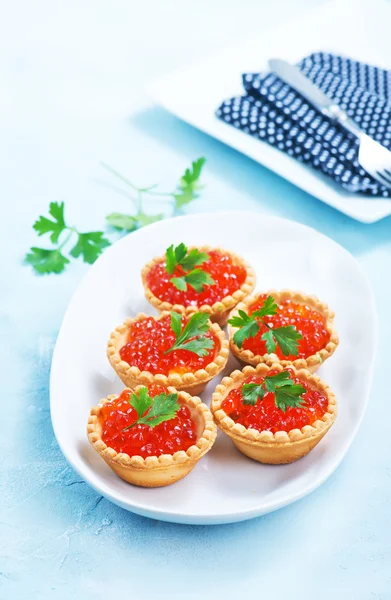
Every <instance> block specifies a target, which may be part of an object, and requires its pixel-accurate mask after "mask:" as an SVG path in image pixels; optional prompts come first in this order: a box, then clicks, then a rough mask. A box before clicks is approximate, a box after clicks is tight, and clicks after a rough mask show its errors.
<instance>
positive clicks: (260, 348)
mask: <svg viewBox="0 0 391 600" xmlns="http://www.w3.org/2000/svg"><path fill="white" fill-rule="evenodd" d="M266 298H267V295H266V294H262V295H260V296H259V297H258V298H257V301H256V302H254V304H251V305H250V307H249V310H248V314H250V315H251V314H252V313H253V312H255V311H256V310H259V309H260V308H262V306H263V304H264V302H265V300H266ZM264 320H265V321H266V322H267V324H268V325H269V327H272V328H276V327H285V326H287V325H293V326H294V327H296V329H297V331H298V332H299V333H301V335H302V338H301V340H299V347H298V353H297V354H296V355H289V356H285V355H284V354H283V353H282V352H281V349H280V348H279V346H277V348H276V350H275V354H276V355H277V356H278V358H280V359H285V360H293V359H296V358H308V357H309V356H312V355H313V354H316V353H317V352H319V351H320V350H322V349H323V348H325V346H326V345H327V344H328V342H329V341H330V332H329V331H328V330H327V328H326V323H325V319H324V317H323V315H321V314H320V313H319V312H317V311H316V310H314V309H313V308H311V307H310V306H308V305H307V304H298V303H296V302H292V301H291V300H282V301H281V302H280V303H279V304H278V308H277V314H276V315H270V316H267V317H264ZM258 323H259V325H260V330H259V331H258V333H257V334H256V335H255V336H254V337H252V338H247V339H246V340H244V342H243V349H244V350H251V352H252V353H253V354H255V355H257V354H259V355H261V356H263V355H264V354H267V349H266V342H265V341H264V340H262V339H261V338H262V335H263V334H264V333H265V332H266V331H267V327H266V325H264V324H263V323H262V322H261V320H258Z"/></svg>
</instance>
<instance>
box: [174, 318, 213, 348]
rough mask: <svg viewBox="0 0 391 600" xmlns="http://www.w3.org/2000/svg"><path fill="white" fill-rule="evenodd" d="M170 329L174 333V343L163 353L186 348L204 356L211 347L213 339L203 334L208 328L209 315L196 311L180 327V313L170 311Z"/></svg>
mask: <svg viewBox="0 0 391 600" xmlns="http://www.w3.org/2000/svg"><path fill="white" fill-rule="evenodd" d="M171 329H172V330H173V332H174V333H175V338H176V339H175V343H174V345H173V346H171V348H169V349H168V350H166V351H165V354H168V353H169V352H173V351H174V350H188V351H189V352H194V354H197V356H206V355H207V354H208V350H211V348H213V346H214V344H213V340H212V339H210V338H208V337H206V336H205V335H204V334H205V333H206V332H207V331H208V330H209V315H207V314H206V313H202V312H198V313H195V314H194V315H192V316H191V317H190V319H189V320H188V322H187V324H186V325H185V327H184V328H183V329H182V315H180V314H178V313H176V312H172V313H171Z"/></svg>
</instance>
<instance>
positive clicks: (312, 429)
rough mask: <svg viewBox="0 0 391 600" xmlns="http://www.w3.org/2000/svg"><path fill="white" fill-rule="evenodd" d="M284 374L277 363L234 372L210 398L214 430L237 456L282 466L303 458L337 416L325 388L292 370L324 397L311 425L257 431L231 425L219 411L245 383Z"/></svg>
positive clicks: (308, 375)
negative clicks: (324, 405) (229, 441)
mask: <svg viewBox="0 0 391 600" xmlns="http://www.w3.org/2000/svg"><path fill="white" fill-rule="evenodd" d="M284 370H285V369H284V368H283V366H282V365H281V364H280V363H276V364H274V365H272V366H271V367H269V366H267V365H266V364H264V363H261V364H259V365H257V367H255V368H254V367H250V366H247V367H245V368H244V369H243V370H242V371H234V372H233V373H232V374H231V375H230V376H229V377H224V379H223V380H222V382H221V384H220V385H218V386H217V387H216V390H215V393H214V394H213V396H212V403H211V410H212V413H213V416H214V419H215V422H216V424H217V426H218V427H219V428H220V429H221V431H222V432H223V433H225V434H226V435H228V436H229V437H230V438H231V439H232V441H233V443H234V444H235V446H236V447H237V448H238V450H239V451H240V452H242V453H243V454H245V455H246V456H248V457H250V458H252V459H254V460H256V461H258V462H261V463H266V464H285V463H291V462H293V461H295V460H297V459H299V458H301V457H303V456H305V455H306V454H308V452H310V451H311V450H312V449H313V448H314V447H315V446H316V445H317V444H318V443H319V442H320V440H321V439H322V438H323V436H324V435H325V434H326V433H327V431H328V430H329V429H330V427H331V426H332V424H333V423H334V421H335V418H336V415H337V403H336V399H335V396H334V394H333V392H332V391H331V390H330V388H329V386H328V385H327V384H326V383H324V382H323V381H321V380H320V378H319V377H317V376H316V375H312V374H311V373H310V372H309V371H307V370H305V369H301V370H299V371H297V370H296V369H294V368H292V367H290V369H289V370H290V371H291V372H292V374H293V376H294V377H297V378H298V379H299V380H300V382H301V383H302V384H304V385H306V386H308V389H310V390H313V391H315V392H318V393H319V394H320V395H321V396H322V397H325V400H326V402H327V408H326V410H325V412H324V414H323V416H322V417H321V418H317V420H316V421H314V422H313V423H312V424H311V425H305V426H304V427H302V428H301V429H298V428H294V429H290V430H288V431H275V432H272V431H270V428H269V429H268V430H262V431H259V430H258V429H255V428H253V427H245V426H244V425H242V424H241V423H238V422H235V421H234V420H233V419H232V418H231V417H230V416H228V415H227V414H226V412H225V411H224V410H223V408H222V405H223V403H224V401H225V400H226V399H227V396H228V395H229V393H230V392H231V391H232V390H236V389H240V388H242V386H243V385H244V384H245V383H247V382H249V381H252V380H254V378H256V377H260V378H262V377H265V376H266V375H267V374H268V373H270V372H276V373H280V372H281V371H284ZM288 411H289V409H288ZM230 414H232V413H230ZM284 414H285V413H284Z"/></svg>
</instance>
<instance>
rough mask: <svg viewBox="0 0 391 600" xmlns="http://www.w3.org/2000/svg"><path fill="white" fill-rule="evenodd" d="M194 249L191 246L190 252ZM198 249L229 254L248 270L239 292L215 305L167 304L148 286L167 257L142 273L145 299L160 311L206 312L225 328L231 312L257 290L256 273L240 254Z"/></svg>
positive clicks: (200, 247)
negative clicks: (155, 269)
mask: <svg viewBox="0 0 391 600" xmlns="http://www.w3.org/2000/svg"><path fill="white" fill-rule="evenodd" d="M192 248H194V246H191V247H190V248H189V250H191V249H192ZM197 249H198V250H200V251H202V252H210V251H211V250H216V251H218V252H221V253H224V254H228V255H229V256H230V257H231V258H232V259H233V261H234V263H236V264H240V265H242V266H244V268H245V269H246V273H247V276H246V279H245V281H244V283H243V284H242V285H241V286H240V288H239V289H238V290H236V291H235V292H234V293H233V294H232V295H230V296H225V297H224V298H222V299H221V300H220V301H219V302H215V303H214V304H211V305H209V304H203V305H202V306H183V305H182V304H171V303H170V302H166V301H164V300H160V299H159V298H158V297H157V296H155V295H154V294H153V293H152V291H151V290H150V289H149V287H148V284H147V275H148V273H149V271H150V270H151V269H152V267H154V266H155V265H156V264H157V263H160V262H162V261H164V260H165V256H158V257H155V258H153V259H152V260H151V261H150V262H148V263H147V264H146V265H145V266H144V267H143V269H142V271H141V278H142V282H143V286H144V293H145V297H146V299H147V300H148V302H150V304H152V306H154V307H155V308H157V310H159V311H175V312H180V313H182V314H191V313H193V312H198V311H202V312H206V313H208V314H209V315H210V319H211V321H212V322H214V323H218V324H219V325H220V326H221V327H224V326H225V325H226V324H227V319H228V315H229V312H230V311H231V310H232V309H233V308H234V307H235V306H236V305H237V304H238V302H241V301H242V300H244V298H245V297H246V296H248V294H251V292H252V291H253V290H254V288H255V282H256V277H255V272H254V270H253V268H252V267H251V266H250V265H249V264H248V263H247V262H246V261H245V260H244V258H242V257H241V256H239V255H238V254H235V253H234V252H231V251H230V250H225V249H223V248H219V247H214V248H212V247H211V246H197Z"/></svg>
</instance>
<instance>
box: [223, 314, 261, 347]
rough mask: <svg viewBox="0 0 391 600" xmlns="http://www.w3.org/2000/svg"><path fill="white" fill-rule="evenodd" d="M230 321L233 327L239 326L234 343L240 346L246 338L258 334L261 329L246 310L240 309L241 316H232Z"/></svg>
mask: <svg viewBox="0 0 391 600" xmlns="http://www.w3.org/2000/svg"><path fill="white" fill-rule="evenodd" d="M228 323H229V324H230V325H232V326H233V327H238V330H237V331H236V332H235V333H234V343H235V344H236V345H237V347H238V348H241V347H242V346H243V342H244V340H247V339H248V338H251V337H254V336H256V335H257V333H258V331H259V329H260V327H259V325H258V323H257V322H256V320H255V319H254V318H253V317H252V316H250V315H248V314H247V313H245V312H244V310H239V316H236V317H232V319H229V321H228Z"/></svg>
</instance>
